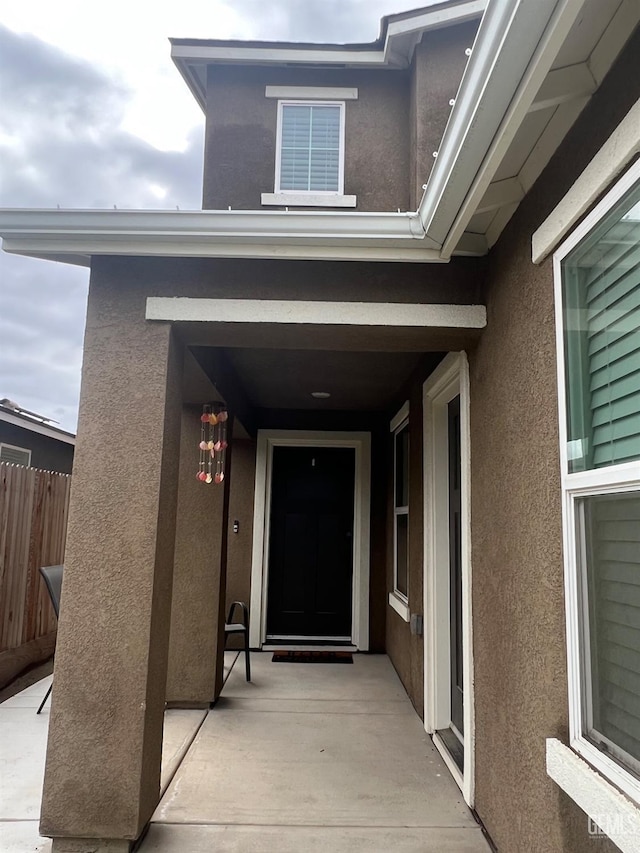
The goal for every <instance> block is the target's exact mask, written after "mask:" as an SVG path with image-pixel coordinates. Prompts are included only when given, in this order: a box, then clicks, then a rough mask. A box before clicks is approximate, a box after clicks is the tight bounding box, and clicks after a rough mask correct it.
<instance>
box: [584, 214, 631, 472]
mask: <svg viewBox="0 0 640 853" xmlns="http://www.w3.org/2000/svg"><path fill="white" fill-rule="evenodd" d="M612 230H613V232H614V233H613V234H609V235H608V236H609V238H610V239H612V242H613V245H612V246H611V248H610V249H609V250H608V251H607V252H606V253H605V254H604V256H603V258H602V261H601V262H600V263H598V264H597V265H596V266H595V267H594V268H593V269H592V270H591V271H590V272H589V274H588V275H587V281H586V303H587V305H586V307H587V315H588V332H587V335H588V343H587V357H588V363H589V398H590V410H591V432H592V442H593V448H592V458H593V466H594V467H596V468H597V467H601V466H602V465H611V464H613V463H616V462H627V461H629V460H632V459H637V458H639V457H640V223H638V222H620V223H619V224H618V225H617V226H616V228H615V229H612Z"/></svg>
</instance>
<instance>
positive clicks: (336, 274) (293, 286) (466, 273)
mask: <svg viewBox="0 0 640 853" xmlns="http://www.w3.org/2000/svg"><path fill="white" fill-rule="evenodd" d="M93 265H94V269H95V270H96V271H99V273H100V275H101V276H104V277H105V278H107V277H108V278H110V279H111V280H112V282H113V285H112V286H113V287H114V288H117V287H120V288H122V289H124V288H126V289H127V290H132V291H133V293H137V294H138V298H139V299H142V300H144V299H145V298H146V297H147V296H191V297H208V298H211V299H214V298H215V299H220V298H224V297H232V298H234V299H308V300H312V301H318V300H320V301H336V302H348V301H352V302H415V303H421V304H422V303H437V304H456V305H465V304H468V305H477V304H481V303H482V302H483V285H484V278H485V274H484V270H485V262H484V259H482V258H480V259H478V258H454V259H453V261H452V262H451V263H449V264H392V263H373V262H359V261H349V262H348V263H341V262H339V261H286V260H243V259H233V258H216V259H202V258H129V257H100V258H95V259H94V261H93ZM142 310H143V312H144V305H143V306H142ZM238 325H240V324H238Z"/></svg>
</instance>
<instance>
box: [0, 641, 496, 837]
mask: <svg viewBox="0 0 640 853" xmlns="http://www.w3.org/2000/svg"><path fill="white" fill-rule="evenodd" d="M235 657H236V655H235V653H227V656H226V658H227V660H226V663H227V666H228V667H229V666H231V665H232V664H233V663H234V661H235ZM237 663H238V665H237V666H235V667H233V669H232V671H231V675H230V676H229V678H228V680H227V682H226V684H225V688H224V691H223V696H222V698H221V700H220V701H219V703H218V704H217V705H216V707H215V709H214V710H213V711H210V712H208V713H207V712H205V711H167V712H166V714H165V730H164V742H163V753H162V757H163V762H162V788H163V791H164V796H163V798H162V800H161V802H160V805H159V806H158V808H157V810H156V813H155V815H154V817H153V821H152V824H151V827H150V829H149V832H148V835H147V837H146V838H145V840H144V841H143V843H142V845H141V847H140V851H141V853H203V851H213V850H215V851H216V853H320V851H331V853H346V851H349V853H377V851H380V852H381V853H382V851H384V852H385V853H387V851H389V850H392V851H393V853H432V851H433V853H435V851H438V853H488V851H489V847H488V845H487V844H486V842H485V840H484V838H483V836H482V833H481V830H480V828H479V827H478V825H477V824H476V823H475V821H474V819H473V817H472V815H471V813H470V812H469V810H468V808H467V807H466V806H465V804H464V802H463V801H462V797H461V795H460V791H459V789H458V788H457V787H456V785H455V783H454V782H453V780H452V779H451V777H450V775H449V773H448V771H447V770H446V768H445V766H444V764H443V762H442V760H441V759H440V756H439V755H438V753H437V752H436V751H435V750H434V748H433V746H432V745H431V742H430V740H429V738H428V737H427V736H426V735H425V732H424V729H423V727H422V723H421V722H420V720H419V718H418V717H417V716H416V714H415V712H414V710H413V708H412V707H411V704H410V702H409V700H408V698H407V695H406V693H405V692H404V690H403V688H402V686H401V684H400V682H399V680H398V678H397V676H396V674H395V672H394V670H393V668H392V666H391V664H390V663H389V660H388V658H387V657H385V656H384V655H355V656H354V664H353V665H345V664H338V665H327V664H289V663H275V664H274V663H272V662H271V654H268V653H262V654H257V653H256V654H253V655H252V670H253V682H252V683H251V684H247V683H246V682H245V681H244V660H243V659H242V656H240V658H239V660H238V661H237ZM49 683H50V678H45V679H43V680H42V681H40V682H38V683H37V684H34V685H33V686H32V687H29V688H28V689H27V690H24V691H23V692H22V693H20V694H18V695H17V696H14V697H13V698H11V699H9V700H7V701H6V702H4V703H2V704H0V851H2V853H26V851H30V853H48V851H50V850H51V842H50V841H49V840H48V839H44V838H42V837H41V836H40V835H39V833H38V818H39V812H40V797H41V792H42V777H43V772H44V759H45V750H46V739H47V726H48V718H49V713H48V704H47V706H46V707H45V710H44V711H43V713H42V714H41V715H40V716H36V713H35V711H36V708H37V707H38V705H39V703H40V700H41V698H42V697H43V696H44V694H45V692H46V690H47V687H48V685H49Z"/></svg>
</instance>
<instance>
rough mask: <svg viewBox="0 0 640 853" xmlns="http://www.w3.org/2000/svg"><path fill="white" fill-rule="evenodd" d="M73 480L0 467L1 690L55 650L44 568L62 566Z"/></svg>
mask: <svg viewBox="0 0 640 853" xmlns="http://www.w3.org/2000/svg"><path fill="white" fill-rule="evenodd" d="M70 490H71V477H70V476H69V475H68V474H57V473H54V472H52V471H38V470H37V469H35V468H23V467H22V466H19V465H7V464H4V463H0V687H3V686H4V685H5V684H7V683H8V682H9V681H11V680H12V679H13V678H14V677H15V676H16V675H17V674H18V673H19V672H20V671H21V670H23V669H24V668H25V667H27V666H29V665H31V664H32V663H36V662H37V661H40V660H46V659H47V658H48V657H49V656H50V655H51V654H52V653H53V649H54V646H55V636H56V617H55V613H54V611H53V608H52V606H51V602H50V600H49V595H48V593H47V589H46V586H45V584H44V582H43V580H42V578H41V577H40V573H39V571H38V569H39V568H40V566H52V565H57V564H59V563H62V562H63V561H64V545H65V538H66V533H67V516H68V510H69V492H70Z"/></svg>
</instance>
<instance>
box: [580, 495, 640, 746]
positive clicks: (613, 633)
mask: <svg viewBox="0 0 640 853" xmlns="http://www.w3.org/2000/svg"><path fill="white" fill-rule="evenodd" d="M583 503H584V513H585V519H584V520H585V536H586V546H587V547H586V559H587V578H588V584H589V593H590V594H589V596H588V598H589V634H590V636H589V643H588V648H589V647H590V658H591V692H592V696H593V702H592V708H593V711H592V715H593V719H592V721H591V725H590V726H589V728H590V729H591V731H590V735H591V737H592V738H594V739H595V740H596V741H598V742H600V741H601V740H602V738H603V737H604V738H605V739H606V740H605V745H607V742H610V745H609V749H612V750H613V751H614V752H615V745H617V746H618V747H620V748H621V749H622V750H623V751H624V752H626V753H628V755H630V756H632V758H634V759H636V760H637V761H640V494H639V493H638V492H630V493H627V494H616V495H596V496H591V497H589V498H586V499H585V500H584V502H583Z"/></svg>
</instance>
